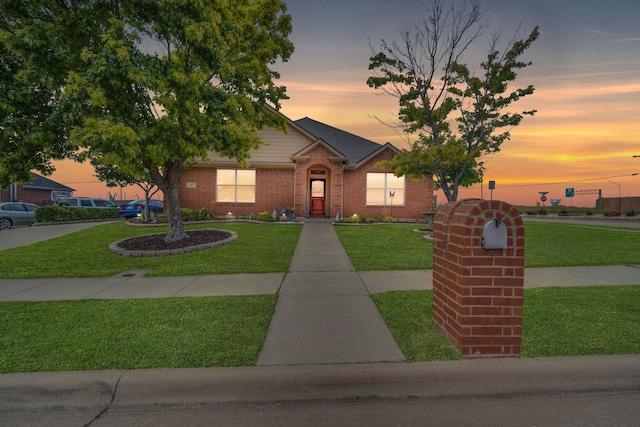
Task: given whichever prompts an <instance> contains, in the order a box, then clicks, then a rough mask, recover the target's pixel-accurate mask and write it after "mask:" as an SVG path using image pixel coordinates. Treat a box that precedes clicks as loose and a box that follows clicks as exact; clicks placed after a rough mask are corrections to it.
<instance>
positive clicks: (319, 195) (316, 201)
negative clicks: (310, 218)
mask: <svg viewBox="0 0 640 427" xmlns="http://www.w3.org/2000/svg"><path fill="white" fill-rule="evenodd" d="M326 184H327V180H326V179H312V180H311V201H310V209H309V214H311V215H324V214H325V213H326V208H325V193H326V192H325V186H326Z"/></svg>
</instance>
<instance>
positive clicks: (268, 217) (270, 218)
mask: <svg viewBox="0 0 640 427" xmlns="http://www.w3.org/2000/svg"><path fill="white" fill-rule="evenodd" d="M258 216H259V217H260V221H265V222H273V216H271V212H267V211H264V212H260V213H259V214H258Z"/></svg>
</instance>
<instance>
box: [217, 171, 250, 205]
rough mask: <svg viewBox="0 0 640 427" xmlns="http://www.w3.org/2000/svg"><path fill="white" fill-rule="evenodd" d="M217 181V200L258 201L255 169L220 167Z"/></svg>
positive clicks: (235, 201)
mask: <svg viewBox="0 0 640 427" xmlns="http://www.w3.org/2000/svg"><path fill="white" fill-rule="evenodd" d="M216 183H217V185H216V202H234V203H255V201H256V171H255V170H246V169H218V171H217V173H216Z"/></svg>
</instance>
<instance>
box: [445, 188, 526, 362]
mask: <svg viewBox="0 0 640 427" xmlns="http://www.w3.org/2000/svg"><path fill="white" fill-rule="evenodd" d="M494 218H500V219H501V220H502V222H503V223H504V224H505V226H506V229H507V249H485V248H484V247H483V246H482V235H483V231H484V225H485V224H486V223H487V222H488V221H490V220H492V219H494ZM523 289H524V227H523V223H522V218H521V217H520V214H519V213H518V211H517V210H516V209H515V208H514V207H512V206H511V205H509V204H508V203H505V202H500V201H495V200H494V201H488V200H479V199H469V200H463V201H458V202H453V203H448V204H446V205H443V206H441V207H440V209H438V212H437V214H436V216H435V218H434V226H433V315H432V316H433V322H434V324H435V325H436V326H437V327H438V328H439V329H440V330H441V331H442V333H443V334H444V335H445V336H446V337H447V339H448V340H449V341H450V342H451V343H452V344H453V346H454V347H455V348H456V349H457V350H458V351H459V352H460V354H461V355H462V357H463V358H474V357H510V356H519V355H520V350H521V342H522V303H523Z"/></svg>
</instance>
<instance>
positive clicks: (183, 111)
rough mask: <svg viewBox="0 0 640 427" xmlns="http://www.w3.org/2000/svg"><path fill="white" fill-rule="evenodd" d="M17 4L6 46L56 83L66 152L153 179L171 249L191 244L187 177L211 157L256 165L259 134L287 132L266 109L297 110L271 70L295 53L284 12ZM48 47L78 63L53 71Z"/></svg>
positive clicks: (165, 1) (108, 1) (67, 1)
mask: <svg viewBox="0 0 640 427" xmlns="http://www.w3.org/2000/svg"><path fill="white" fill-rule="evenodd" d="M10 3H11V5H13V3H14V2H11V1H5V2H3V3H0V4H2V10H0V12H3V13H4V12H7V15H6V18H5V22H6V23H7V24H8V25H7V26H6V27H5V29H3V30H2V33H0V34H1V37H2V39H1V40H2V43H3V44H4V45H5V46H6V48H7V49H8V50H10V51H11V52H14V53H15V54H16V55H17V56H18V58H20V59H21V60H22V61H24V69H26V70H28V74H30V75H34V76H37V78H38V80H39V81H40V80H41V81H47V82H49V81H51V82H52V83H51V85H52V91H53V93H52V94H51V95H50V97H49V101H48V105H49V106H50V108H51V109H52V110H53V112H52V113H51V114H49V115H48V117H56V118H58V119H59V120H60V121H61V122H62V123H63V129H62V130H63V132H62V137H61V140H62V141H64V143H65V147H66V148H67V149H68V150H73V153H74V156H75V157H76V158H77V159H78V160H86V159H89V160H92V161H93V162H94V163H99V164H103V165H104V164H107V165H108V164H113V165H117V167H118V170H119V171H120V172H121V173H123V174H126V175H130V176H132V177H140V176H143V174H142V173H141V168H143V169H144V174H145V175H146V176H148V177H149V178H150V180H151V182H153V183H155V184H156V185H158V186H159V187H160V189H161V190H162V192H163V193H164V196H165V203H166V211H167V214H168V218H169V232H168V234H167V237H166V240H167V241H176V240H180V239H183V238H186V237H188V235H187V234H186V233H185V231H184V226H183V223H182V216H181V214H180V204H179V195H178V189H179V181H180V175H181V173H182V172H183V171H184V170H185V169H186V168H188V167H190V166H191V165H192V164H193V163H194V162H195V161H196V160H197V159H206V158H207V154H208V153H209V152H210V151H215V152H217V153H220V154H222V155H224V156H227V157H230V158H235V159H237V160H238V161H240V162H241V163H244V162H245V161H246V159H247V156H248V154H247V153H248V150H249V149H250V148H253V147H257V146H258V145H259V144H260V140H259V138H258V134H257V130H258V129H259V128H261V127H263V126H274V127H283V126H284V122H283V120H282V118H281V117H279V116H278V115H275V114H272V113H271V112H270V111H269V110H268V109H267V107H266V105H267V104H271V105H273V106H275V107H276V108H279V105H280V104H279V103H280V101H281V100H282V99H286V94H285V88H284V87H282V86H277V85H276V84H275V80H277V79H278V78H279V75H278V73H277V72H275V71H274V70H273V69H272V67H271V66H272V65H273V64H275V63H276V61H278V60H282V61H286V60H287V59H288V58H289V57H290V55H291V53H292V52H293V45H292V44H291V43H290V41H289V40H288V36H289V34H290V32H291V29H292V26H291V18H290V16H289V15H288V14H287V13H286V6H285V5H284V4H283V3H282V2H281V1H280V0H234V1H233V2H230V1H228V0H209V1H206V2H203V1H199V0H127V1H126V2H121V1H115V0H84V1H81V0H55V1H54V0H50V1H48V0H42V1H38V2H24V4H21V5H20V7H17V8H13V6H10V5H9V4H10ZM70 22H72V23H73V24H69V23H70ZM34 28H42V29H43V30H42V31H40V32H34V31H32V30H33V29H34ZM86 28H88V29H86ZM49 30H51V32H49ZM38 45H42V46H48V47H49V48H50V49H54V50H55V51H60V52H62V53H63V54H68V56H64V55H60V57H61V59H60V61H61V62H60V64H58V65H56V66H55V67H52V68H50V69H49V68H47V67H46V62H47V61H46V60H45V57H46V56H47V52H43V51H41V50H40V51H39V50H38V49H36V46H38Z"/></svg>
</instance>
